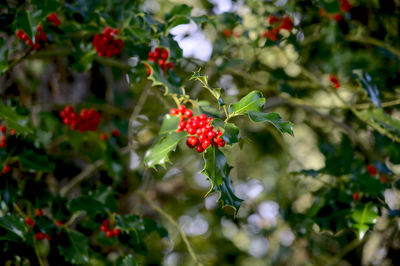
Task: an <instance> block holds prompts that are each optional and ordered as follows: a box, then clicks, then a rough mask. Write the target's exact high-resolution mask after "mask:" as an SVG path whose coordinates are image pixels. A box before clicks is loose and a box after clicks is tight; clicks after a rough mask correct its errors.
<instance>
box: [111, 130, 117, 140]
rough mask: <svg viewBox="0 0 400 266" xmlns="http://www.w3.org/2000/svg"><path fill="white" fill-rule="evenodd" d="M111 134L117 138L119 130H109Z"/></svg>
mask: <svg viewBox="0 0 400 266" xmlns="http://www.w3.org/2000/svg"><path fill="white" fill-rule="evenodd" d="M111 135H112V136H113V137H114V138H118V136H119V130H118V129H114V130H113V131H112V132H111Z"/></svg>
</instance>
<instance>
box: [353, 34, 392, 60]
mask: <svg viewBox="0 0 400 266" xmlns="http://www.w3.org/2000/svg"><path fill="white" fill-rule="evenodd" d="M345 40H347V41H350V42H358V43H362V44H369V45H375V46H378V47H381V48H384V49H386V50H388V51H389V52H391V53H392V54H394V55H396V56H397V57H399V58H400V50H397V49H396V48H394V47H393V46H391V45H388V44H387V43H385V42H383V41H381V40H378V39H375V38H371V37H362V38H360V37H359V36H348V37H346V38H345Z"/></svg>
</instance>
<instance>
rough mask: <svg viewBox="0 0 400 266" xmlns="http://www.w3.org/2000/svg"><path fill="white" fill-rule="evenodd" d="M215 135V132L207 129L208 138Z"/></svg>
mask: <svg viewBox="0 0 400 266" xmlns="http://www.w3.org/2000/svg"><path fill="white" fill-rule="evenodd" d="M215 136H216V133H215V132H214V131H209V132H208V133H207V137H208V138H209V139H213V138H214V137H215Z"/></svg>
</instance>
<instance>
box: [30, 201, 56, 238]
mask: <svg viewBox="0 0 400 266" xmlns="http://www.w3.org/2000/svg"><path fill="white" fill-rule="evenodd" d="M35 215H36V216H43V210H42V209H37V210H36V211H35ZM25 224H27V225H29V226H30V227H34V226H35V221H34V220H33V219H32V218H31V217H26V218H25ZM35 238H36V240H43V239H47V240H49V241H50V240H51V237H50V236H49V235H47V234H45V233H43V232H38V233H36V234H35Z"/></svg>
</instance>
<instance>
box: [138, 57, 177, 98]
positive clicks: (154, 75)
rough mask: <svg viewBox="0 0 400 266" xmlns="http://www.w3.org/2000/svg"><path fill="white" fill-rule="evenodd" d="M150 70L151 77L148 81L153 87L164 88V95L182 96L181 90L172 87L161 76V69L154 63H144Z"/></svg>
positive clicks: (162, 75)
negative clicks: (151, 82)
mask: <svg viewBox="0 0 400 266" xmlns="http://www.w3.org/2000/svg"><path fill="white" fill-rule="evenodd" d="M146 64H147V65H148V66H149V67H150V68H151V75H150V76H148V79H150V80H151V81H153V86H162V87H164V88H165V93H164V95H168V94H169V95H182V94H183V88H182V87H178V86H175V85H173V84H172V83H171V82H170V81H169V80H168V79H167V78H166V77H165V76H164V74H163V71H162V69H161V68H160V67H159V66H158V65H157V64H155V63H154V62H146Z"/></svg>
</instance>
